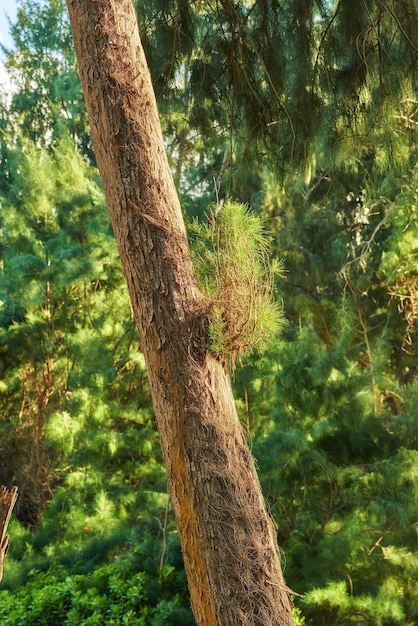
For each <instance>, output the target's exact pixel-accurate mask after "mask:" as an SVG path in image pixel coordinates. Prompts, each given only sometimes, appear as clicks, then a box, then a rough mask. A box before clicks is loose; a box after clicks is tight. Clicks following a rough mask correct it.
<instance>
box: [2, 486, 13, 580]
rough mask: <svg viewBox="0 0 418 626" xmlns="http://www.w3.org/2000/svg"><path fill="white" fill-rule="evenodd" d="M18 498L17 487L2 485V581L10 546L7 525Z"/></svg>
mask: <svg viewBox="0 0 418 626" xmlns="http://www.w3.org/2000/svg"><path fill="white" fill-rule="evenodd" d="M16 500H17V487H12V488H11V490H10V491H8V490H7V489H6V487H4V486H2V487H0V581H1V579H2V578H3V566H4V561H5V558H6V553H7V548H8V547H9V535H8V534H7V525H8V523H9V520H10V516H11V514H12V511H13V507H14V505H15V503H16Z"/></svg>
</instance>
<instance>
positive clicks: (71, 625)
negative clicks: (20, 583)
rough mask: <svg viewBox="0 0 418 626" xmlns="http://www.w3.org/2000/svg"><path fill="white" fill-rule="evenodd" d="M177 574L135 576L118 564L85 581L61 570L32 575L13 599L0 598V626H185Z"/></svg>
mask: <svg viewBox="0 0 418 626" xmlns="http://www.w3.org/2000/svg"><path fill="white" fill-rule="evenodd" d="M178 585H179V573H178V572H176V570H175V568H174V567H173V566H168V565H166V566H164V567H163V568H162V569H161V570H160V571H159V572H158V571H150V570H148V571H146V570H137V569H136V568H135V567H134V566H133V565H132V563H131V562H129V561H128V560H126V559H125V560H123V559H118V560H116V561H114V562H113V563H112V564H109V565H105V566H102V567H99V568H97V569H96V570H95V571H94V572H93V573H91V574H90V575H89V576H83V575H80V574H69V573H68V572H67V571H66V570H65V569H64V568H55V569H54V570H48V571H46V572H39V571H32V572H31V574H30V576H29V579H28V581H27V582H26V584H25V586H24V587H23V588H22V589H21V590H20V591H18V592H17V593H15V594H13V596H12V594H11V593H10V592H9V591H1V592H0V619H1V623H2V624H4V626H16V625H17V624H25V626H52V625H54V624H61V625H62V626H79V625H80V624H86V625H87V624H112V625H114V626H116V625H120V626H122V625H123V626H125V625H126V626H127V625H130V626H148V625H149V626H158V625H161V626H163V624H164V625H165V624H171V625H172V626H176V625H182V626H187V625H188V624H190V625H191V626H192V625H193V624H194V619H193V615H192V613H191V611H190V609H189V607H188V606H187V599H186V601H185V598H184V596H183V595H182V594H181V593H178V592H177V591H176V589H177V588H178Z"/></svg>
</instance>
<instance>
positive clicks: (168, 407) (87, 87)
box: [67, 0, 293, 626]
mask: <svg viewBox="0 0 418 626" xmlns="http://www.w3.org/2000/svg"><path fill="white" fill-rule="evenodd" d="M67 4H68V9H69V13H70V19H71V26H72V31H73V36H74V44H75V50H76V53H77V58H78V64H79V69H80V73H81V79H82V83H83V89H84V95H85V100H86V105H87V111H88V115H89V120H90V126H91V133H92V138H93V144H94V149H95V154H96V158H97V163H98V166H99V170H100V174H101V177H102V180H103V185H104V189H105V193H106V197H107V202H108V206H109V211H110V215H111V219H112V223H113V228H114V232H115V236H116V240H117V243H118V247H119V252H120V256H121V260H122V266H123V270H124V273H125V277H126V281H127V283H128V287H129V292H130V297H131V301H132V307H133V311H134V315H135V319H136V322H137V326H138V330H139V334H140V338H141V346H142V350H143V353H144V356H145V360H146V364H147V369H148V375H149V379H150V385H151V390H152V397H153V402H154V409H155V415H156V419H157V425H158V430H159V433H160V437H161V443H162V448H163V453H164V459H165V463H166V468H167V476H168V483H169V489H170V494H171V498H172V501H173V506H174V511H175V515H176V521H177V528H178V532H179V536H180V541H181V546H182V551H183V557H184V563H185V568H186V573H187V577H188V583H189V589H190V595H191V602H192V608H193V611H194V614H195V617H196V621H197V623H198V624H205V625H208V626H209V625H210V626H211V625H216V626H220V625H225V626H226V625H231V626H239V625H240V624H252V625H255V624H259V625H260V626H268V625H276V624H277V625H278V624H280V625H286V626H287V625H291V624H293V620H292V616H291V604H290V600H289V597H288V593H287V589H286V586H285V583H284V580H283V575H282V572H281V567H280V554H279V549H278V547H277V542H276V536H275V535H276V533H275V528H274V524H273V522H272V520H271V518H270V516H269V513H268V511H267V509H266V506H265V502H264V500H263V496H262V493H261V489H260V485H259V482H258V478H257V475H256V471H255V468H254V463H253V459H252V457H251V454H250V452H249V450H248V447H247V444H246V442H245V439H244V436H243V433H242V429H241V425H240V422H239V419H238V416H237V413H236V409H235V404H234V399H233V395H232V391H231V383H230V379H229V376H228V375H227V373H226V372H225V371H224V369H223V367H222V366H221V364H220V363H219V362H218V361H217V360H216V359H215V358H214V357H213V356H212V355H211V354H210V352H208V350H207V346H206V335H207V303H206V301H205V298H204V297H203V296H202V294H201V293H200V291H199V289H198V285H197V280H196V276H195V272H194V269H193V265H192V262H191V258H190V253H189V247H188V243H187V238H186V231H185V226H184V222H183V218H182V213H181V208H180V205H179V200H178V197H177V193H176V190H175V187H174V183H173V179H172V176H171V172H170V169H169V165H168V161H167V157H166V153H165V149H164V145H163V138H162V133H161V127H160V122H159V118H158V112H157V106H156V102H155V96H154V92H153V88H152V84H151V79H150V75H149V70H148V68H147V64H146V60H145V57H144V53H143V49H142V45H141V41H140V38H139V34H138V28H137V23H136V15H135V12H134V9H133V6H132V4H131V1H130V0H67Z"/></svg>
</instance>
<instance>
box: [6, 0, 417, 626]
mask: <svg viewBox="0 0 418 626" xmlns="http://www.w3.org/2000/svg"><path fill="white" fill-rule="evenodd" d="M136 4H137V8H138V13H139V16H140V25H141V30H142V36H143V39H144V42H145V46H146V51H147V56H148V59H149V62H150V65H151V68H152V71H153V76H154V83H155V86H156V91H157V98H158V101H159V107H160V111H161V118H162V125H163V129H164V134H165V137H166V142H167V146H168V149H169V156H170V159H171V163H172V167H173V173H174V176H175V178H176V182H177V184H178V186H179V189H180V192H181V196H182V203H183V206H184V209H185V212H186V214H187V215H189V216H190V215H193V216H199V219H200V223H199V222H196V223H195V224H193V225H192V226H191V227H190V233H191V238H192V239H193V240H194V250H193V254H194V257H195V262H196V267H197V270H198V273H199V278H200V283H201V286H202V288H203V290H204V291H205V293H206V294H207V299H208V302H210V303H211V311H212V319H211V325H210V329H209V330H210V340H211V349H212V350H213V351H214V352H215V353H216V354H217V355H218V356H219V357H220V358H225V359H226V360H230V359H232V358H233V357H232V355H233V354H234V353H235V351H237V350H238V352H239V353H240V351H242V348H245V346H246V345H247V344H248V345H251V346H252V347H253V348H254V349H253V350H252V351H251V350H250V351H248V352H247V351H246V350H244V351H243V352H244V353H243V354H242V355H241V353H240V360H242V361H243V363H244V364H245V366H246V367H245V368H237V369H236V370H235V371H234V385H235V395H236V399H237V407H238V410H239V413H240V416H241V418H242V421H243V423H244V424H245V426H246V429H247V432H248V435H249V437H250V438H251V445H252V449H253V451H254V454H255V456H256V458H257V463H258V468H259V475H260V479H261V481H262V485H263V490H264V493H265V494H266V497H267V499H268V501H269V504H270V508H271V512H272V515H273V516H274V518H275V520H276V523H277V529H278V537H279V543H280V546H281V548H282V551H283V565H284V570H285V577H286V580H287V583H288V584H289V587H290V588H292V589H295V590H296V591H297V592H299V593H302V594H303V598H299V597H298V596H297V597H296V598H295V599H294V602H295V604H296V606H297V609H296V610H295V621H296V623H298V624H303V623H305V624H311V625H312V626H319V625H321V626H322V625H323V624H327V625H328V624H329V625H330V626H332V625H333V624H335V626H344V625H347V626H348V625H349V624H353V623H364V624H368V626H369V625H370V626H389V625H392V624H393V625H394V624H408V625H412V624H415V623H416V622H417V620H418V614H417V608H416V607H417V606H418V602H417V598H418V588H417V583H416V581H417V579H418V574H417V565H418V564H417V559H416V555H415V552H416V548H415V546H416V543H417V536H416V528H417V526H416V524H417V511H416V501H417V495H418V494H417V476H416V467H417V450H418V440H417V427H416V423H417V406H418V379H417V375H418V370H417V328H418V326H417V311H416V293H417V280H416V262H417V245H416V241H417V236H418V235H417V232H416V229H417V226H416V213H417V192H416V190H417V168H416V165H415V164H416V155H417V145H418V141H417V118H416V103H417V97H416V80H415V78H414V75H413V72H414V70H415V68H416V49H417V46H416V33H417V32H418V29H417V27H416V23H417V9H416V6H415V4H414V3H413V2H410V0H403V1H402V2H396V3H394V2H386V3H383V4H382V3H376V2H372V3H368V4H367V3H364V2H360V1H358V2H357V1H356V2H352V3H349V2H338V3H323V2H320V3H301V2H296V3H289V2H284V3H283V2H282V3H280V4H278V3H272V2H267V1H264V0H262V1H258V2H245V3H244V2H234V3H231V2H227V1H225V2H224V1H222V2H219V3H214V2H208V3H203V4H202V3H188V2H183V0H181V1H177V0H170V1H164V2H161V1H160V0H151V2H148V3H139V2H137V3H136ZM12 35H13V37H14V41H15V44H16V50H14V51H10V52H9V53H8V54H7V61H6V65H7V67H8V68H9V70H10V71H11V73H12V75H13V78H14V80H15V85H16V91H15V93H14V95H13V97H12V100H11V102H10V103H9V102H8V101H7V100H4V101H3V102H2V103H1V105H0V106H1V121H0V126H1V134H0V229H1V235H2V237H1V243H0V415H1V417H0V454H1V459H2V463H1V466H0V483H5V484H11V483H17V484H18V485H19V492H20V497H19V501H18V505H17V507H16V515H14V516H13V519H12V521H11V524H10V526H9V530H10V551H9V553H8V557H7V558H8V560H7V562H6V568H5V576H4V579H3V581H2V585H3V587H4V590H3V591H2V592H1V593H0V616H1V622H2V623H5V624H8V623H10V624H12V623H13V624H19V623H21V624H25V625H26V624H51V625H54V626H55V624H58V623H62V624H65V623H69V624H70V623H74V624H81V623H82V624H90V623H100V624H103V623H106V624H107V623H109V624H112V623H114V624H124V623H126V624H128V623H131V624H148V623H149V624H155V625H158V624H177V623H180V622H182V623H184V624H187V623H191V624H192V623H193V620H192V617H191V613H190V611H189V607H188V599H187V598H188V595H187V585H186V579H185V573H184V570H183V566H182V559H181V552H180V549H179V545H178V539H177V534H176V530H175V523H174V520H173V514H172V511H171V508H170V506H169V501H168V495H167V489H166V481H165V473H164V467H163V463H162V458H161V452H160V447H159V440H158V435H157V433H156V429H155V424H154V420H153V416H152V407H151V399H150V393H149V388H148V381H147V376H146V370H145V363H144V357H143V355H142V354H141V351H140V346H139V342H138V338H137V334H136V330H135V326H134V323H133V320H132V316H131V311H130V307H129V299H128V295H127V292H126V288H125V285H124V281H123V277H122V273H121V270H120V264H119V261H118V259H117V250H116V246H115V242H114V239H113V235H112V232H111V228H110V225H109V220H108V216H107V212H106V207H105V202H104V198H103V194H102V190H101V188H100V185H99V184H98V176H97V171H96V170H95V169H94V167H92V166H91V165H90V163H92V162H94V158H93V155H92V153H91V145H90V138H89V135H88V133H87V131H86V114H85V110H84V107H83V105H82V99H81V91H80V83H79V79H78V77H77V75H76V69H75V58H74V53H73V50H72V44H71V35H70V31H69V27H68V20H67V17H66V14H65V4H64V2H61V0H59V1H56V0H48V1H47V0H45V1H44V0H43V1H42V2H37V1H31V2H20V4H19V13H18V21H17V23H16V25H14V26H13V31H12ZM411 70H412V71H411ZM75 146H77V148H78V150H79V151H81V152H82V153H83V154H84V155H85V156H87V158H88V159H89V161H86V160H85V159H83V158H81V157H80V155H79V154H78V153H77V150H76V149H75ZM224 197H234V198H237V199H239V200H240V201H242V202H247V203H248V205H249V206H250V207H251V210H246V209H245V208H244V207H243V206H242V205H235V204H233V203H228V202H226V203H225V204H224V205H223V208H222V209H221V211H220V212H219V214H218V215H216V216H211V217H210V219H209V221H208V223H206V224H203V223H202V219H203V218H202V216H203V214H204V211H205V210H206V207H207V206H209V205H210V204H211V203H213V201H214V200H216V201H217V202H218V201H219V204H222V198H224ZM264 223H266V224H268V231H269V234H270V235H271V237H270V239H266V236H265V233H264V228H263V224H264ZM277 258H283V259H284V267H285V269H286V280H280V281H278V282H277V285H275V286H276V288H277V291H278V293H279V295H280V296H281V298H282V299H283V302H284V310H283V316H284V317H285V322H284V328H283V331H282V333H281V334H279V333H277V325H278V324H280V319H278V313H280V311H279V308H278V307H277V304H275V303H274V302H273V300H272V291H271V288H272V286H273V276H272V274H271V264H272V262H273V269H274V264H275V263H277ZM245 290H247V291H245ZM246 294H247V295H248V294H250V296H248V297H247V295H246ZM254 294H261V296H262V297H261V298H260V300H259V299H257V298H255V301H253V300H251V298H252V297H254ZM271 307H273V308H271ZM256 309H257V310H256ZM264 318H266V319H264ZM249 320H252V322H251V323H250V322H249ZM234 325H235V326H234ZM237 326H238V328H237ZM271 327H273V328H274V332H273V333H272V334H270V340H269V341H268V342H265V343H266V344H267V345H266V346H264V340H265V339H266V335H265V334H264V333H266V331H267V330H268V328H271ZM255 329H257V330H255ZM254 333H255V334H254ZM267 334H268V333H267ZM258 348H266V349H264V351H263V352H262V353H261V354H260V352H259V350H258ZM19 520H20V521H19Z"/></svg>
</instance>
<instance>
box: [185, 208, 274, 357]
mask: <svg viewBox="0 0 418 626" xmlns="http://www.w3.org/2000/svg"><path fill="white" fill-rule="evenodd" d="M191 234H192V239H193V241H192V255H193V260H194V263H195V268H196V271H197V275H198V278H199V282H200V286H201V289H202V290H203V292H204V293H205V295H207V296H208V298H209V301H210V316H209V317H210V318H209V342H210V349H211V351H212V352H213V353H214V354H215V355H216V356H217V357H218V358H219V359H220V360H222V361H223V362H224V363H226V364H228V365H229V367H231V368H233V367H234V365H235V360H236V357H237V355H241V354H243V353H244V352H249V351H252V350H253V349H256V350H257V351H259V352H262V351H263V350H264V349H265V348H266V347H267V346H268V344H269V343H270V342H271V341H272V340H274V338H275V337H277V335H278V333H279V332H280V330H281V327H282V322H283V314H282V307H281V305H280V304H279V303H278V302H277V301H276V300H275V297H274V280H275V277H276V276H277V275H281V274H282V266H281V263H280V262H275V261H273V262H270V260H269V240H268V237H267V233H266V231H265V228H264V227H263V223H262V220H261V219H260V217H258V216H257V215H256V214H254V213H253V212H251V211H250V210H249V209H248V208H247V207H246V206H244V205H242V204H239V203H233V202H226V203H225V204H224V205H223V206H222V208H221V210H219V211H218V212H217V213H216V214H212V215H211V216H210V218H209V220H208V221H207V222H206V223H203V224H202V223H199V222H196V221H195V222H194V223H193V224H192V227H191Z"/></svg>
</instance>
